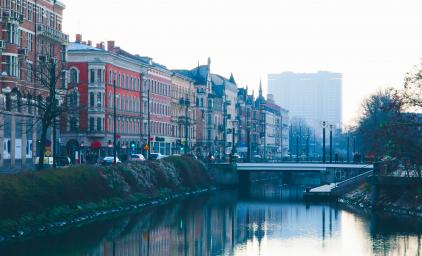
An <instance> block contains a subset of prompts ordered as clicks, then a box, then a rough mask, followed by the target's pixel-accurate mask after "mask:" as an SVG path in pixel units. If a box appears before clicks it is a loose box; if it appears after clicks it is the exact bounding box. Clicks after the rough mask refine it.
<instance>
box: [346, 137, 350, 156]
mask: <svg viewBox="0 0 422 256" xmlns="http://www.w3.org/2000/svg"><path fill="white" fill-rule="evenodd" d="M347 163H350V135H347Z"/></svg>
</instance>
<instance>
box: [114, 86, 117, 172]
mask: <svg viewBox="0 0 422 256" xmlns="http://www.w3.org/2000/svg"><path fill="white" fill-rule="evenodd" d="M113 114H114V117H113V123H114V129H113V158H114V164H116V163H117V149H116V146H117V144H116V143H117V115H116V78H114V81H113Z"/></svg>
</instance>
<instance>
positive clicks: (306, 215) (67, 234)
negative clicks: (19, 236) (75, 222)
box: [0, 182, 422, 256]
mask: <svg viewBox="0 0 422 256" xmlns="http://www.w3.org/2000/svg"><path fill="white" fill-rule="evenodd" d="M302 191H303V188H301V187H293V186H287V185H283V184H281V183H279V182H266V183H259V184H254V185H253V187H252V188H251V190H250V193H249V194H248V195H240V194H239V193H238V192H237V191H236V190H226V191H217V192H213V193H210V194H206V195H201V196H197V197H195V198H191V199H187V200H183V201H180V202H173V203H170V204H168V205H164V206H158V207H155V208H151V209H145V210H142V211H141V212H137V213H133V214H130V215H126V216H120V217H115V218H113V219H108V220H102V221H98V222H96V223H93V224H89V225H85V226H82V227H78V228H76V227H75V228H73V229H70V230H67V231H61V232H58V233H57V234H48V235H43V236H41V237H37V238H33V239H30V240H27V241H22V242H16V243H13V244H7V245H0V255H1V256H6V255H7V256H8V255H25V256H32V255H34V256H41V255H42V256H49V255H66V256H70V255H77V256H103V255H104V256H105V255H110V256H111V255H116V256H117V255H122V256H126V255H127V256H132V255H146V256H160V255H163V256H179V255H180V256H184V255H188V256H203V255H204V256H205V255H210V256H216V255H239V256H243V255H245V256H246V255H248V256H249V255H250V256H258V255H268V256H269V255H306V256H315V255H336V256H337V255H351V256H359V255H397V256H399V255H400V256H402V255H412V256H414V255H415V256H416V255H422V249H421V247H422V245H421V243H422V238H421V236H422V225H421V224H420V223H418V222H415V221H414V220H413V221H411V220H406V219H396V218H390V217H385V216H374V215H372V216H368V215H363V214H361V213H357V212H351V211H348V210H344V209H342V208H340V207H338V206H337V205H330V204H318V203H305V202H304V201H303V200H302Z"/></svg>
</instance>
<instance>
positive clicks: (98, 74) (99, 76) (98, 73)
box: [97, 69, 103, 82]
mask: <svg viewBox="0 0 422 256" xmlns="http://www.w3.org/2000/svg"><path fill="white" fill-rule="evenodd" d="M102 78H103V71H102V70H101V69H98V70H97V82H102V81H103V79H102Z"/></svg>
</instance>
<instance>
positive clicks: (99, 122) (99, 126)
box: [97, 117, 101, 132]
mask: <svg viewBox="0 0 422 256" xmlns="http://www.w3.org/2000/svg"><path fill="white" fill-rule="evenodd" d="M97 131H99V132H101V118H100V117H98V118H97Z"/></svg>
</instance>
